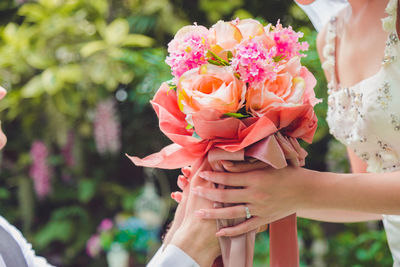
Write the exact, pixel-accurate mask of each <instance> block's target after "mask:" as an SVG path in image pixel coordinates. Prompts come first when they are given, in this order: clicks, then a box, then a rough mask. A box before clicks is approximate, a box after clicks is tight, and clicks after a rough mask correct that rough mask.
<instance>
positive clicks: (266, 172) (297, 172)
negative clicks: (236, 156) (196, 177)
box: [191, 162, 307, 236]
mask: <svg viewBox="0 0 400 267" xmlns="http://www.w3.org/2000/svg"><path fill="white" fill-rule="evenodd" d="M222 164H223V166H224V168H225V169H226V170H227V172H211V171H207V172H202V173H200V177H202V178H203V179H205V180H207V181H210V182H213V183H217V184H222V185H226V186H231V187H237V189H236V188H235V189H215V188H204V187H201V186H196V187H193V188H191V193H194V194H197V195H199V196H201V197H204V198H207V199H209V200H212V201H216V202H222V203H235V204H238V205H237V206H233V207H228V208H219V209H200V210H198V211H196V216H197V217H200V218H204V219H234V218H241V217H245V216H246V210H245V207H246V206H247V207H248V208H249V210H250V213H251V215H252V218H250V219H249V220H247V221H245V222H243V223H241V224H239V225H236V226H234V227H228V228H224V229H221V230H220V231H218V232H217V236H237V235H240V234H243V233H246V232H249V231H251V230H254V229H257V228H259V227H260V226H262V225H265V224H268V223H271V222H274V221H277V220H279V219H281V218H284V217H286V216H288V215H290V214H293V213H295V212H296V211H297V210H299V209H301V208H303V207H304V206H305V202H306V201H305V198H304V197H303V196H306V195H307V192H306V191H307V187H306V186H305V184H304V183H303V182H302V179H301V177H302V176H304V171H303V169H301V168H295V167H286V168H283V169H281V170H276V169H273V168H271V167H266V166H265V164H264V163H262V164H261V163H233V162H223V163H222ZM254 164H255V165H254ZM260 167H263V168H262V169H260ZM253 169H256V170H253ZM243 171H244V172H243Z"/></svg>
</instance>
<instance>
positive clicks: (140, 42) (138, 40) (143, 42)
mask: <svg viewBox="0 0 400 267" xmlns="http://www.w3.org/2000/svg"><path fill="white" fill-rule="evenodd" d="M153 44H154V39H153V38H151V37H148V36H146V35H143V34H129V35H128V36H127V37H126V39H125V41H124V42H123V43H122V45H123V46H133V47H149V46H152V45H153Z"/></svg>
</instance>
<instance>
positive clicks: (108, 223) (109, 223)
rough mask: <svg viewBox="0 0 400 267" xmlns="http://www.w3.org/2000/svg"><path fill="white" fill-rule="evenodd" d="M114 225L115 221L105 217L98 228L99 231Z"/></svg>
mask: <svg viewBox="0 0 400 267" xmlns="http://www.w3.org/2000/svg"><path fill="white" fill-rule="evenodd" d="M113 226H114V224H113V222H112V220H111V219H109V218H105V219H103V220H102V221H101V223H100V225H99V227H98V228H97V229H98V231H99V232H102V231H108V230H110V229H112V228H113Z"/></svg>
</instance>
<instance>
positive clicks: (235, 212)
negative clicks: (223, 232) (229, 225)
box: [195, 205, 246, 219]
mask: <svg viewBox="0 0 400 267" xmlns="http://www.w3.org/2000/svg"><path fill="white" fill-rule="evenodd" d="M195 216H196V217H199V218H202V219H236V218H243V217H246V210H245V206H244V205H238V206H233V207H227V208H218V209H201V210H197V211H196V212H195Z"/></svg>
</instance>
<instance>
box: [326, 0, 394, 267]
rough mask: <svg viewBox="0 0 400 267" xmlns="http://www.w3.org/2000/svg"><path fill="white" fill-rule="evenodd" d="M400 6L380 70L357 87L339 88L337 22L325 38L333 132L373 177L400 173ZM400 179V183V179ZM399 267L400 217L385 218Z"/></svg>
mask: <svg viewBox="0 0 400 267" xmlns="http://www.w3.org/2000/svg"><path fill="white" fill-rule="evenodd" d="M397 6H398V0H390V1H389V3H388V6H387V8H386V12H387V13H388V17H387V18H385V19H383V28H384V30H385V31H386V32H388V39H387V42H386V47H385V55H384V58H383V60H382V66H381V68H380V70H379V71H378V72H377V73H376V74H375V75H373V76H371V77H369V78H367V79H365V80H363V81H361V82H359V83H358V84H356V85H355V86H352V87H349V88H344V87H342V86H340V84H338V81H337V79H336V78H337V77H336V71H335V64H336V57H335V54H336V52H335V43H336V22H337V19H336V18H333V19H332V20H331V21H330V23H329V25H328V26H329V28H328V32H327V34H326V46H325V48H324V51H323V53H324V57H325V58H326V60H325V62H324V64H323V68H324V69H325V70H326V71H327V73H328V74H329V75H330V76H331V77H330V78H331V79H330V82H329V84H328V94H329V96H328V116H327V121H328V124H329V127H330V132H331V134H332V135H334V136H335V137H336V138H337V139H338V140H339V141H341V142H342V143H343V144H345V145H346V146H347V147H349V148H350V149H352V150H353V151H354V152H355V153H356V154H357V155H358V156H359V157H360V158H361V159H363V160H364V161H365V162H366V163H367V165H368V167H367V171H368V172H374V173H377V172H390V171H395V170H400V58H399V57H400V41H399V36H398V33H397V31H396V17H397ZM399 179H400V177H399ZM383 223H384V226H385V230H386V234H387V238H388V243H389V246H390V249H391V252H392V255H393V260H394V267H400V216H394V215H383Z"/></svg>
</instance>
